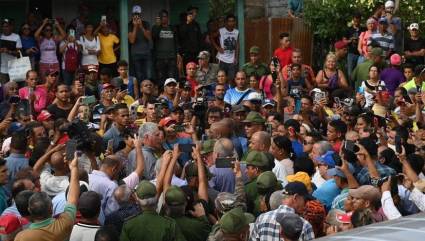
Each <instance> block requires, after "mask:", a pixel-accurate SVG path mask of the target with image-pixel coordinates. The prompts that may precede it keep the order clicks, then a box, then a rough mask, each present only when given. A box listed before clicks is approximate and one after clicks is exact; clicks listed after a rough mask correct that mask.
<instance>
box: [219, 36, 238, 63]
mask: <svg viewBox="0 0 425 241" xmlns="http://www.w3.org/2000/svg"><path fill="white" fill-rule="evenodd" d="M219 32H220V46H221V48H223V50H224V53H220V52H219V53H217V59H218V60H220V61H222V62H224V63H228V64H232V63H234V62H235V56H236V54H235V53H236V45H237V41H238V36H239V30H237V29H233V31H229V30H227V29H226V28H220V30H219Z"/></svg>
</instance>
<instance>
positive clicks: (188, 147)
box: [179, 144, 195, 153]
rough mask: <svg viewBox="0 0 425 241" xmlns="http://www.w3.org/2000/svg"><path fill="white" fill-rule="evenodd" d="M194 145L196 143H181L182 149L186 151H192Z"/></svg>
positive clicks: (180, 147)
mask: <svg viewBox="0 0 425 241" xmlns="http://www.w3.org/2000/svg"><path fill="white" fill-rule="evenodd" d="M193 147H195V144H179V149H180V151H181V152H185V153H192V151H193V149H192V148H193Z"/></svg>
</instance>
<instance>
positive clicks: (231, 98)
mask: <svg viewBox="0 0 425 241" xmlns="http://www.w3.org/2000/svg"><path fill="white" fill-rule="evenodd" d="M248 91H249V92H252V90H251V89H246V90H244V91H240V90H238V89H237V88H236V87H235V88H231V89H228V90H227V91H226V94H225V95H224V102H226V103H228V104H229V105H236V104H237V103H238V102H242V101H239V100H240V99H241V98H242V96H243V95H244V94H245V93H246V92H248ZM248 95H249V93H247V94H245V96H244V97H243V100H246V99H247V98H248ZM239 104H240V103H239Z"/></svg>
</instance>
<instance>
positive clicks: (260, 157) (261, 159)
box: [245, 151, 269, 167]
mask: <svg viewBox="0 0 425 241" xmlns="http://www.w3.org/2000/svg"><path fill="white" fill-rule="evenodd" d="M245 162H246V164H247V165H251V166H256V167H266V166H268V165H269V159H268V158H267V156H266V154H264V152H260V151H250V152H249V153H248V155H247V156H246V159H245Z"/></svg>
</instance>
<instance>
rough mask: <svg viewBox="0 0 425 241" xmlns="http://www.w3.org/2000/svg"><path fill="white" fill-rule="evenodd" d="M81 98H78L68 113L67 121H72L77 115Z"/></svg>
mask: <svg viewBox="0 0 425 241" xmlns="http://www.w3.org/2000/svg"><path fill="white" fill-rule="evenodd" d="M82 98H83V97H82V96H80V97H78V99H77V101H76V102H75V104H74V106H73V107H72V109H71V111H70V112H69V114H68V118H67V120H68V121H69V122H71V121H73V120H74V118H75V116H77V114H78V108H79V107H80V105H81V100H82Z"/></svg>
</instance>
